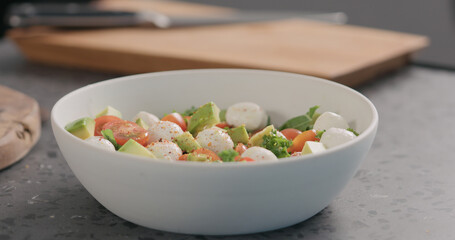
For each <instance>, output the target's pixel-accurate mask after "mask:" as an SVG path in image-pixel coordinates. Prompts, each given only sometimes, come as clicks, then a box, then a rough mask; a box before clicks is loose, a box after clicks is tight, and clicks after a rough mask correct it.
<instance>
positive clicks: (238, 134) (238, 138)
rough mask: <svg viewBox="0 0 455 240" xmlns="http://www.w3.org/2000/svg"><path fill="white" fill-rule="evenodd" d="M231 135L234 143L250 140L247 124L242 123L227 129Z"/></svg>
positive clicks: (244, 142)
mask: <svg viewBox="0 0 455 240" xmlns="http://www.w3.org/2000/svg"><path fill="white" fill-rule="evenodd" d="M227 133H228V134H229V136H231V139H232V141H233V142H234V144H238V143H243V144H247V143H248V140H249V139H250V138H249V136H248V132H247V131H246V128H245V125H240V126H238V127H236V128H230V129H228V130H227Z"/></svg>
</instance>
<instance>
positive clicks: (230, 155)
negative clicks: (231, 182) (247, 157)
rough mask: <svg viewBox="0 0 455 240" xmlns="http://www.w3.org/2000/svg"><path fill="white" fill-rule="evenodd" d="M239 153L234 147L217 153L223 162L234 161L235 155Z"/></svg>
mask: <svg viewBox="0 0 455 240" xmlns="http://www.w3.org/2000/svg"><path fill="white" fill-rule="evenodd" d="M238 155H239V153H238V152H236V151H235V150H234V149H228V150H224V151H221V152H220V153H218V156H219V157H220V158H221V160H223V162H234V161H235V157H237V156H238Z"/></svg>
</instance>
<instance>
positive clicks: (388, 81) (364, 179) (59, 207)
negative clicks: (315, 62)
mask: <svg viewBox="0 0 455 240" xmlns="http://www.w3.org/2000/svg"><path fill="white" fill-rule="evenodd" d="M113 77H116V76H115V75H109V74H101V73H93V72H85V71H80V70H73V69H60V68H53V67H47V66H41V65H37V64H33V63H30V62H27V61H26V60H24V59H23V58H22V56H21V54H20V53H19V52H18V50H17V49H16V48H15V47H14V45H13V44H12V43H10V42H8V41H5V40H3V41H1V40H0V84H2V85H6V86H8V87H11V88H14V89H16V90H19V91H21V92H24V93H26V94H28V95H30V96H32V97H34V98H35V99H37V100H38V102H39V104H40V106H41V107H42V108H43V109H45V110H50V109H51V108H52V106H53V104H54V103H55V102H56V101H57V100H58V99H59V98H60V97H62V96H63V95H65V94H66V93H68V92H70V91H72V90H74V89H76V88H79V87H81V86H84V85H86V84H89V83H93V82H96V81H101V80H106V79H109V78H113ZM358 90H359V91H360V92H361V93H363V94H364V95H366V96H367V97H368V98H370V99H371V100H372V102H373V103H374V104H375V105H376V107H377V109H378V112H379V116H380V121H379V128H378V133H377V137H376V139H375V142H374V144H373V146H372V148H371V151H370V152H369V154H368V155H367V157H366V159H365V160H364V161H363V163H362V164H361V166H360V168H359V169H358V172H357V174H356V175H355V177H354V178H353V179H352V181H351V182H350V183H349V184H348V186H347V187H346V188H345V189H344V191H343V192H342V193H341V194H340V195H339V196H338V197H337V198H336V199H335V201H333V202H332V203H331V204H330V205H329V206H328V207H327V208H325V209H324V210H322V211H321V212H320V213H319V214H317V215H316V216H314V217H312V218H310V219H309V220H307V221H304V222H301V223H299V224H296V225H294V226H290V227H287V228H284V229H280V230H276V231H271V232H265V233H259V234H251V235H241V236H230V237H227V236H223V237H211V236H192V235H181V234H174V233H168V232H161V231H157V230H153V229H147V228H144V227H141V226H138V225H135V224H132V223H129V222H127V221H125V220H123V219H121V218H119V217H117V216H115V215H114V214H112V213H110V212H109V211H108V210H106V209H105V208H104V207H103V206H101V205H100V204H99V203H98V202H97V201H96V200H95V199H94V198H93V197H92V196H91V195H90V194H89V193H88V192H87V191H86V190H85V189H84V187H83V186H82V185H81V184H80V183H79V181H78V180H77V179H76V177H75V176H74V174H73V173H72V172H71V170H70V168H69V167H68V165H67V164H66V162H65V160H64V158H63V156H62V155H61V153H60V151H59V149H58V147H57V144H56V142H55V139H54V136H53V134H52V131H51V126H50V121H49V120H47V121H44V122H43V126H42V136H41V138H40V140H39V142H38V143H37V145H36V146H35V147H34V148H33V149H32V150H31V151H30V153H29V154H28V155H27V156H26V157H25V158H24V159H22V160H21V161H20V162H18V163H17V164H15V165H13V166H11V167H9V168H7V169H4V170H1V171H0V240H8V239H142V240H145V239H150V240H151V239H156V240H159V239H188V240H193V239H194V240H196V239H238V240H243V239H245V240H246V239H455V228H453V225H454V223H455V191H454V190H455V175H454V174H453V171H454V169H455V159H454V156H455V141H454V136H455V125H454V122H455V121H454V120H455V95H454V90H455V72H453V71H446V70H439V69H431V68H424V67H419V66H413V65H411V66H408V67H406V68H403V69H401V70H399V71H397V72H395V73H391V74H388V75H386V76H383V77H380V78H377V79H375V80H374V81H373V82H371V83H369V84H366V85H364V86H362V87H360V88H358ZM0 157H1V156H0Z"/></svg>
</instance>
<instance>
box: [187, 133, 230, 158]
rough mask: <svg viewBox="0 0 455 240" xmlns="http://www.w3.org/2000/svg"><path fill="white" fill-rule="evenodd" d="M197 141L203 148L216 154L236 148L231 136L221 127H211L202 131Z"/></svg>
mask: <svg viewBox="0 0 455 240" xmlns="http://www.w3.org/2000/svg"><path fill="white" fill-rule="evenodd" d="M196 141H197V142H198V143H199V144H200V145H201V147H203V148H207V149H209V150H211V151H213V152H215V153H216V154H218V153H220V152H221V151H224V150H228V149H232V148H234V142H233V141H232V139H231V137H230V136H229V134H228V133H227V132H226V130H224V129H221V128H219V127H211V128H207V129H204V130H202V131H201V132H199V134H198V135H197V136H196Z"/></svg>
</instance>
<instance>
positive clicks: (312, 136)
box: [288, 130, 316, 153]
mask: <svg viewBox="0 0 455 240" xmlns="http://www.w3.org/2000/svg"><path fill="white" fill-rule="evenodd" d="M306 141H316V131H315V130H307V131H305V132H302V133H301V134H299V135H298V136H297V137H295V138H294V140H292V145H291V146H290V147H289V148H288V152H290V153H294V152H301V151H302V149H303V146H305V142H306Z"/></svg>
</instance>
